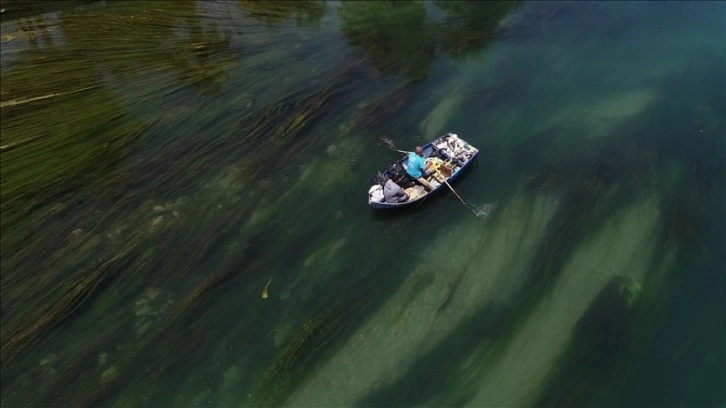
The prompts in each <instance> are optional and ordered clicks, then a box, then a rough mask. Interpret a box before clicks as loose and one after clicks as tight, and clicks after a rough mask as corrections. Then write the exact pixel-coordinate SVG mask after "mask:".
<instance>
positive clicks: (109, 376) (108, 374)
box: [101, 366, 118, 383]
mask: <svg viewBox="0 0 726 408" xmlns="http://www.w3.org/2000/svg"><path fill="white" fill-rule="evenodd" d="M117 376H118V368H116V366H111V367H109V368H107V369H106V370H104V372H103V373H102V374H101V382H102V383H107V382H111V381H113V380H114V379H115V378H116V377H117Z"/></svg>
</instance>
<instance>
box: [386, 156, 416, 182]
mask: <svg viewBox="0 0 726 408" xmlns="http://www.w3.org/2000/svg"><path fill="white" fill-rule="evenodd" d="M386 172H387V173H388V176H389V177H390V178H391V180H393V181H394V182H395V183H396V184H398V185H399V186H401V188H409V187H411V186H413V179H412V178H411V176H409V175H408V173H406V170H404V169H403V165H402V164H401V163H400V162H395V163H393V164H392V165H390V166H389V167H388V169H387V170H386Z"/></svg>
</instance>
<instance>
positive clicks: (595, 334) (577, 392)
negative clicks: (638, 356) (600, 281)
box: [533, 276, 641, 407]
mask: <svg viewBox="0 0 726 408" xmlns="http://www.w3.org/2000/svg"><path fill="white" fill-rule="evenodd" d="M640 290H641V288H640V286H639V284H638V283H637V282H636V281H634V280H633V279H631V278H627V277H624V276H615V277H613V278H612V279H611V280H610V282H608V284H607V285H606V286H605V287H604V288H603V289H601V290H600V293H599V294H598V295H597V297H596V298H595V300H594V301H593V302H592V304H591V305H590V306H589V307H588V308H587V310H586V311H585V312H584V314H583V315H582V317H580V319H579V320H578V322H577V324H576V326H575V327H574V329H573V333H572V337H571V339H570V344H569V345H568V346H567V352H566V354H565V355H563V356H562V357H560V359H559V361H558V362H556V363H555V364H554V365H553V368H552V373H551V374H550V375H549V376H548V378H549V379H548V380H547V383H546V385H544V391H542V392H541V393H539V395H538V396H537V399H536V401H534V402H533V405H535V406H539V407H550V406H555V407H580V406H583V405H587V404H588V403H589V401H591V399H592V398H593V395H596V394H597V393H598V392H599V391H600V389H602V388H603V384H606V383H609V382H612V381H613V380H614V379H615V378H617V377H619V376H621V375H622V371H623V370H625V368H624V365H625V363H626V362H627V361H628V360H630V359H631V356H630V355H629V353H628V351H629V349H630V345H631V342H632V337H633V330H634V327H633V326H634V324H635V321H636V319H635V318H634V314H635V313H636V312H637V309H638V303H639V301H638V295H639V292H640Z"/></svg>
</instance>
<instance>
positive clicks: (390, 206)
mask: <svg viewBox="0 0 726 408" xmlns="http://www.w3.org/2000/svg"><path fill="white" fill-rule="evenodd" d="M448 135H450V134H446V135H443V136H440V137H438V138H436V139H434V140H433V141H431V142H429V143H427V144H425V145H423V146H422V148H423V150H424V157H427V158H428V157H429V156H430V155H431V153H436V152H438V151H439V150H438V149H437V148H436V146H435V144H434V143H435V142H436V141H439V140H441V139H442V138H444V137H446V136H448ZM459 140H462V139H459ZM462 141H463V140H462ZM464 142H465V143H466V141H464ZM466 145H467V146H469V147H470V148H471V149H473V151H474V153H473V154H472V155H471V156H470V157H469V158H468V160H466V161H465V162H461V161H458V170H457V171H456V172H455V173H453V174H452V175H451V176H450V177H448V178H447V179H446V181H447V182H448V183H449V184H451V183H453V182H455V181H456V180H457V179H458V178H459V177H460V176H461V175H462V174H463V173H464V171H466V169H468V168H469V167H470V166H471V165H472V164H473V163H474V161H475V160H476V158H477V157H478V156H479V150H478V149H476V148H474V147H473V146H471V145H470V144H468V143H466ZM449 157H450V156H449ZM406 160H407V158H406V157H403V158H402V159H399V160H397V162H400V163H403V162H405V161H406ZM387 173H388V172H387V171H386V172H384V173H383V174H384V175H385V176H388V174H387ZM445 189H448V187H446V183H441V184H439V185H438V186H436V188H434V189H433V190H431V191H429V192H427V193H426V194H424V195H422V196H420V197H417V198H415V199H413V200H409V201H406V202H403V203H386V202H379V201H372V200H371V198H370V195H369V197H368V204H369V205H370V206H371V207H372V208H373V209H376V210H396V209H402V208H409V207H414V206H416V205H419V204H421V203H422V202H423V201H424V200H426V199H427V198H428V197H430V196H432V195H434V194H437V193H439V192H440V191H441V190H445Z"/></svg>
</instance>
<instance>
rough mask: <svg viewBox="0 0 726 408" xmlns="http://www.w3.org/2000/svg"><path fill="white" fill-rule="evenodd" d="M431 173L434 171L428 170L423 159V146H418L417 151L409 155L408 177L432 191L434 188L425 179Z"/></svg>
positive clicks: (407, 163) (407, 161) (407, 162)
mask: <svg viewBox="0 0 726 408" xmlns="http://www.w3.org/2000/svg"><path fill="white" fill-rule="evenodd" d="M431 171H433V170H428V171H427V170H426V162H425V161H424V159H423V148H422V147H421V146H416V149H414V151H413V152H411V153H409V154H408V160H406V173H408V175H409V176H411V177H412V178H413V179H414V180H416V181H418V182H419V183H421V185H423V186H424V187H425V188H426V189H427V190H429V191H431V190H433V189H434V187H433V186H432V185H431V184H429V182H428V181H426V179H425V177H426V176H428V175H429V174H430V172H431Z"/></svg>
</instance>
